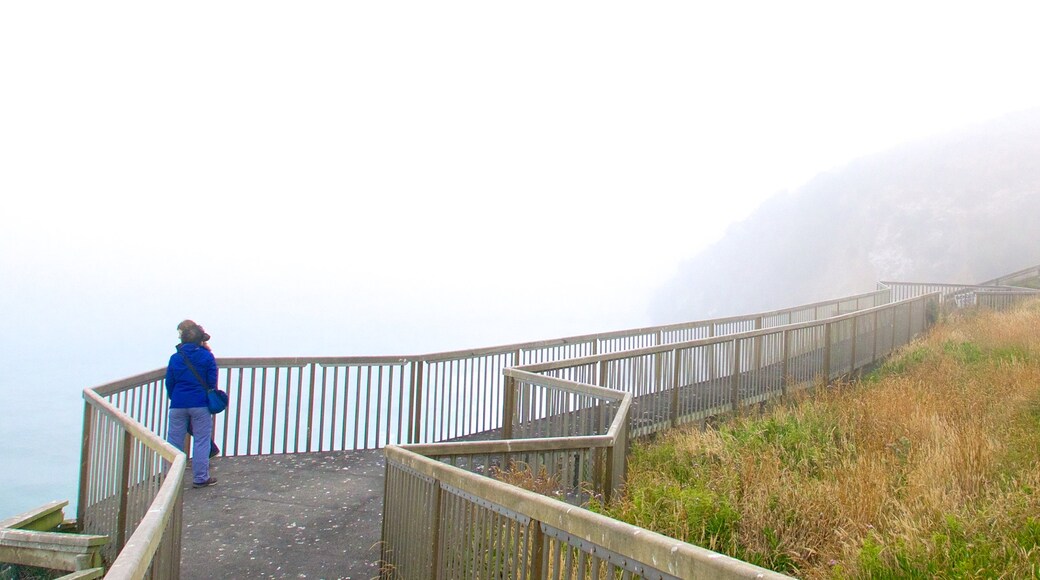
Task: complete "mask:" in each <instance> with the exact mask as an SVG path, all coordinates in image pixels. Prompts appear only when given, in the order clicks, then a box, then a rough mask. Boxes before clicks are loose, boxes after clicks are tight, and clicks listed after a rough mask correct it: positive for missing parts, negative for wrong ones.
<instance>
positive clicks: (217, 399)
mask: <svg viewBox="0 0 1040 580" xmlns="http://www.w3.org/2000/svg"><path fill="white" fill-rule="evenodd" d="M177 354H179V355H181V358H182V359H184V362H185V363H186V364H187V365H188V368H189V369H191V372H192V374H194V375H195V378H196V379H198V380H199V384H200V385H202V387H203V388H204V389H206V406H207V407H209V412H210V413H211V414H213V415H216V414H217V413H221V412H223V411H224V409H227V405H228V394H227V393H225V392H224V391H221V390H220V389H214V388H212V387H210V386H209V384H208V383H207V382H206V381H205V380H203V378H202V375H200V374H199V371H197V370H195V365H193V364H191V360H190V359H189V358H188V356H187V355H185V354H184V353H183V352H181V351H179V350H178V351H177Z"/></svg>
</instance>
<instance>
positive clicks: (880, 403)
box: [593, 303, 1040, 578]
mask: <svg viewBox="0 0 1040 580" xmlns="http://www.w3.org/2000/svg"><path fill="white" fill-rule="evenodd" d="M593 508H594V509H599V510H601V511H603V512H605V513H607V514H608V515H610V516H612V517H615V518H618V519H621V520H624V521H628V522H631V523H633V524H635V525H638V526H642V527H646V528H649V529H652V530H655V531H658V532H661V533H664V534H667V535H669V536H672V537H675V538H679V539H682V540H685V541H688V542H691V543H694V544H698V545H701V546H705V547H708V548H711V549H713V550H716V551H720V552H724V553H727V554H729V555H731V556H734V557H737V558H741V559H743V560H747V561H750V562H753V563H755V564H758V565H761V566H765V567H768V568H771V569H774V570H777V571H780V572H784V573H787V574H791V575H795V576H800V577H805V578H936V577H938V578H975V577H986V578H993V577H1006V578H1021V577H1028V578H1040V304H1037V303H1031V304H1029V305H1027V306H1026V307H1024V308H1022V309H1019V310H1016V311H1012V312H1009V313H969V314H964V315H958V316H954V317H952V318H951V319H949V320H947V321H945V322H943V323H942V324H940V325H938V326H937V327H935V329H934V330H933V331H932V332H931V333H930V334H929V335H928V336H927V337H926V338H924V339H922V340H919V341H917V342H915V343H913V344H911V345H909V346H908V347H907V348H905V349H904V350H903V351H902V352H901V353H900V354H899V355H897V356H896V357H895V358H893V359H892V360H891V361H890V362H888V363H887V364H885V365H884V366H883V367H881V368H880V369H878V370H876V371H875V372H873V373H871V374H870V375H868V376H867V377H865V378H864V380H862V381H859V382H857V383H854V384H839V385H836V386H828V387H823V386H818V387H817V388H816V389H814V392H813V393H812V394H811V395H807V396H802V397H800V398H797V400H791V401H786V402H783V403H781V404H778V405H775V406H773V407H772V408H770V409H767V410H766V411H765V412H763V413H760V414H756V415H750V414H749V415H745V416H739V417H735V418H733V419H732V420H730V421H727V422H725V423H723V424H721V425H718V426H715V427H711V428H708V429H705V430H698V429H691V430H680V431H674V432H671V433H668V434H666V435H663V436H660V437H658V438H657V439H656V440H654V441H651V442H648V443H639V444H636V445H635V446H634V449H633V453H632V456H631V457H630V473H629V479H628V482H627V486H626V491H625V493H624V494H622V497H621V498H620V499H619V500H616V501H615V502H614V503H612V504H611V505H607V506H593Z"/></svg>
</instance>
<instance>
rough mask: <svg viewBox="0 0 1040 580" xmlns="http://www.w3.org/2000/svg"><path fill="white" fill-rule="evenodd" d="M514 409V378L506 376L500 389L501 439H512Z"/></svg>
mask: <svg viewBox="0 0 1040 580" xmlns="http://www.w3.org/2000/svg"><path fill="white" fill-rule="evenodd" d="M515 408H516V377H513V376H509V375H506V379H505V384H504V385H503V388H502V438H503V439H512V438H513V419H514V416H513V413H514V409H515Z"/></svg>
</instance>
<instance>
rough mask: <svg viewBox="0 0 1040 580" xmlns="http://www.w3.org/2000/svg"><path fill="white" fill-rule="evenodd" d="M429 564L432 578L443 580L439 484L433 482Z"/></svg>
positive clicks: (435, 481)
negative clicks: (431, 567)
mask: <svg viewBox="0 0 1040 580" xmlns="http://www.w3.org/2000/svg"><path fill="white" fill-rule="evenodd" d="M430 550H431V552H430V563H431V564H433V577H434V578H444V562H443V560H442V558H441V553H442V550H441V482H439V481H437V480H434V481H433V493H432V494H431V497H430Z"/></svg>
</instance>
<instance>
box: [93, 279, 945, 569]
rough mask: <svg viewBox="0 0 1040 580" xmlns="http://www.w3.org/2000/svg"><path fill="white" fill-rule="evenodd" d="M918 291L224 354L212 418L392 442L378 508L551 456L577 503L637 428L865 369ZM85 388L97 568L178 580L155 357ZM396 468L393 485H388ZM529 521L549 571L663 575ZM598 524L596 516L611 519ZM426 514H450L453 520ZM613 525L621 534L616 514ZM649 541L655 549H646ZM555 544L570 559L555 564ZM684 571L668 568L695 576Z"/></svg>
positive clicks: (547, 464)
mask: <svg viewBox="0 0 1040 580" xmlns="http://www.w3.org/2000/svg"><path fill="white" fill-rule="evenodd" d="M929 300H934V298H930V297H920V298H917V299H913V300H906V301H901V302H897V303H892V290H891V289H890V288H882V289H880V290H878V291H876V292H871V293H866V294H861V295H857V296H852V297H847V298H842V299H838V300H831V301H826V302H819V303H815V304H810V305H806V306H799V307H795V308H789V309H784V310H777V311H772V312H765V313H758V314H753V315H748V316H741V317H731V318H725V319H715V320H708V321H698V322H690V323H683V324H674V325H666V326H657V327H647V328H640V329H631V330H627V331H618V332H610V333H600V334H592V335H584V336H575V337H568V338H561V339H555V340H547V341H538V342H529V343H522V344H514V345H506V346H501V347H493V348H484V349H474V350H466V351H455V352H448V353H439V354H433V355H423V356H402V357H303V358H263V359H261V358H221V359H218V365H219V367H220V378H219V380H220V383H221V386H222V388H223V389H225V390H227V391H228V392H229V393H230V394H231V400H232V403H231V406H230V407H229V409H228V411H227V412H226V413H223V414H221V415H220V416H219V418H218V422H217V426H216V431H215V437H216V439H217V441H218V442H220V443H221V444H222V447H223V449H224V453H225V454H227V455H269V454H279V453H306V452H316V451H340V450H359V449H376V448H382V447H385V448H386V449H387V458H388V460H387V470H388V487H387V490H388V491H387V496H386V500H385V501H386V511H387V513H391V512H393V511H394V510H399V509H401V508H400V507H399V506H397V502H398V501H404V502H406V503H405V504H404V505H407V502H409V501H416V500H414V498H412V499H407V498H405V496H407V494H414V493H419V494H420V495H421V494H422V493H427V492H419V491H416V490H418V489H420V487H421V486H422V485H426V486H427V487H426V488H424V489H427V490H428V493H429V494H434V495H436V494H440V493H442V492H441V491H437V490H449V492H450V493H451V494H454V495H453V496H452V497H453V498H455V499H452V500H451V502H455V503H451V502H445V503H443V506H444V509H451V510H459V509H462V510H466V509H477V508H474V507H473V505H477V504H480V505H482V506H485V507H483V508H480V509H487V510H490V512H487V513H488V514H491V513H494V514H500V515H501V514H504V513H506V511H509V510H511V509H512V508H510V507H508V506H502V505H500V504H501V501H499V500H501V499H502V497H505V496H501V495H496V496H493V497H482V496H480V495H475V494H474V492H473V490H480V489H486V485H491V486H492V487H494V488H495V490H496V491H495V493H496V494H499V492H501V491H502V489H508V490H511V491H510V492H509V493H516V494H519V496H523V497H524V498H528V499H530V496H528V495H527V493H526V492H523V490H520V489H519V488H516V487H515V486H505V488H502V487H500V486H498V485H495V484H492V483H488V482H489V481H491V480H488V479H487V478H486V477H484V478H482V479H479V480H475V479H473V478H472V477H477V475H474V474H484V475H488V474H498V475H499V476H505V475H508V473H507V472H509V471H510V470H513V469H514V468H517V467H527V468H531V469H533V470H534V471H535V472H540V471H542V470H543V469H544V471H545V474H546V476H547V477H549V478H550V479H552V480H553V481H555V482H557V484H558V487H559V497H560V498H561V500H567V501H571V502H576V503H577V502H580V501H583V500H584V499H586V498H587V497H589V495H592V494H594V495H601V496H609V494H610V493H611V492H612V491H613V490H615V489H616V488H617V487H618V485H619V484H620V482H621V481H623V477H624V468H625V450H626V447H627V444H628V438H629V437H630V436H636V435H640V434H646V433H651V432H654V431H656V430H660V429H664V428H668V427H670V426H671V425H677V424H681V423H684V422H688V421H692V420H698V419H699V418H703V417H706V416H707V415H709V414H712V413H716V412H722V411H726V410H732V409H734V408H736V407H739V406H740V405H743V404H751V403H754V402H757V401H762V400H765V399H766V398H769V397H772V396H776V395H777V394H782V393H783V392H785V391H786V390H787V389H789V388H794V387H795V386H796V385H801V384H804V383H806V382H808V381H811V380H815V379H816V377H821V376H822V377H824V378H827V377H830V378H833V377H834V376H837V375H840V374H843V373H845V372H850V371H855V370H857V369H860V368H862V367H863V366H865V365H867V364H871V363H872V362H873V361H876V360H878V359H879V358H880V357H882V356H884V354H886V353H888V352H891V351H892V350H893V349H894V348H896V347H898V346H899V345H901V344H904V343H905V342H907V341H908V340H910V338H911V337H912V336H913V335H914V334H915V333H917V332H920V331H921V330H922V329H923V328H925V327H927V325H928V324H929V323H930V321H931V318H930V315H929V312H930V309H929V307H928V306H927V305H926V304H927V303H928V302H929ZM564 361H566V362H564ZM84 398H85V400H86V402H85V413H84V445H83V462H82V470H81V473H82V476H81V482H80V490H81V491H80V504H79V506H80V507H79V522H80V524H81V526H82V528H83V529H84V531H88V532H91V533H102V534H105V535H108V536H109V537H111V538H115V540H116V541H114V542H112V543H111V546H112V548H111V550H112V552H111V553H109V554H108V557H109V560H108V561H110V562H113V563H112V566H111V568H110V570H109V574H108V577H113V578H124V577H125V578H129V577H140V576H141V575H142V574H144V573H145V572H148V571H150V573H151V574H152V575H153V576H156V577H176V576H177V566H178V563H179V539H180V512H181V509H180V495H179V489H180V483H181V481H182V479H183V471H184V464H185V463H184V459H185V458H184V455H183V454H181V453H179V452H177V451H176V450H174V449H173V448H172V447H170V446H169V445H167V444H166V443H165V442H164V441H162V440H161V437H160V436H161V435H164V434H165V432H166V428H167V425H166V421H167V414H168V407H167V406H168V401H167V398H166V394H165V385H164V369H158V370H155V371H151V372H148V373H144V374H141V375H137V376H135V377H130V378H128V379H124V380H122V381H117V382H114V383H110V384H107V385H102V386H99V387H96V388H93V389H87V390H86V392H85V393H84ZM630 431H631V433H630ZM432 444H438V445H432ZM398 458H403V459H401V460H400V461H398ZM460 473H468V474H470V475H465V476H463V475H460ZM442 475H443V477H442ZM471 476H472V477H471ZM409 478H412V479H414V478H418V479H417V480H415V481H412V480H411V479H409ZM391 480H393V481H396V482H397V483H395V484H394V486H395V487H392V486H391V485H390V481H391ZM421 481H425V482H426V483H425V484H422V483H421ZM431 481H436V482H439V483H437V485H436V486H433V487H436V488H437V489H436V490H435V489H433V487H430V486H431V485H432V484H431V483H430V482H431ZM462 481H466V482H470V483H466V484H462V483H461V482H462ZM444 482H449V483H448V484H447V485H448V486H449V487H450V489H449V487H445V486H444V485H443V484H444ZM450 482H455V483H450ZM472 482H479V483H472ZM471 483H472V485H471ZM485 484H486V485H485ZM503 485H504V484H503ZM417 486H418V487H417ZM451 486H454V487H451ZM396 489H400V490H406V491H402V492H401V493H404V494H405V496H399V495H398V493H397V492H394V491H392V490H396ZM407 490H411V491H407ZM453 490H458V491H459V492H460V493H461V495H460V494H459V493H455V491H453ZM467 490H468V491H467ZM408 497H411V496H408ZM510 497H511V496H510ZM402 498H405V499H402ZM459 498H463V499H459ZM514 499H515V498H513V499H509V500H508V501H514ZM517 501H519V500H517ZM523 501H527V500H526V499H525V500H523ZM546 501H549V502H558V503H560V504H561V505H559V506H557V507H555V508H552V509H555V510H558V511H559V510H567V513H574V512H573V510H575V509H577V508H574V507H573V506H570V505H569V504H566V503H565V502H562V503H561V502H560V500H554V499H549V498H546ZM459 502H462V503H459ZM496 502H498V503H496ZM535 503H537V504H538V505H539V507H537V510H542V509H543V508H544V506H542V505H541V500H538V501H536V502H535ZM424 505H426V504H424ZM510 505H512V504H510ZM551 505H557V504H551ZM562 505H567V506H568V507H561V506H562ZM452 506H454V507H452ZM465 506H469V507H465ZM487 506H490V507H487ZM405 509H407V508H405ZM545 509H549V508H545ZM502 510H506V511H502ZM513 511H515V510H513ZM458 513H462V512H457V513H456V516H457V515H458ZM473 513H475V512H473ZM517 513H519V512H517ZM561 513H563V512H561ZM535 516H537V517H535ZM452 517H455V516H452ZM467 517H468V516H467ZM489 517H491V516H490V515H489ZM494 517H498V516H494ZM586 517H592V516H589V515H588V514H587V513H586V512H584V511H582V512H581V518H579V519H581V521H583V522H584V521H585V519H583V518H586ZM523 518H528V520H526V521H527V522H528V524H526V525H530V522H532V521H534V522H540V523H539V524H538V525H537V526H534V527H531V528H529V529H530V530H531V534H532V535H531V536H530V538H534V539H535V540H537V541H535V540H532V541H534V543H533V544H524V545H525V546H530V548H529V549H530V550H532V552H531V553H532V554H535V555H539V554H540V556H537V557H538V558H540V559H536V560H532V562H533V561H537V562H541V564H538V566H542V567H543V568H545V567H546V566H548V568H546V569H552V570H560V569H561V568H560V567H559V566H563V565H564V564H563V563H562V562H564V561H566V562H570V560H566V558H570V557H572V556H573V557H576V558H578V559H579V560H580V561H582V562H586V561H589V562H591V561H599V562H600V563H601V564H602V565H603V566H604V567H607V566H608V565H609V566H615V565H618V566H620V567H619V568H617V569H618V570H626V571H629V572H634V573H636V575H637V576H639V575H643V576H645V575H646V574H645V573H647V572H651V571H652V574H651V576H653V575H657V577H668V574H670V572H668V571H667V570H665V569H658V568H654V567H653V566H651V565H650V564H648V563H645V562H640V558H641V557H642V556H639V555H638V554H629V553H628V552H626V549H627V548H624V546H625V545H626V543H624V542H623V543H621V544H616V542H617V538H613V537H612V538H607V539H604V540H603V541H602V542H601V543H598V544H597V543H595V542H591V543H590V542H589V541H587V540H582V539H581V538H583V537H585V536H582V533H583V532H582V530H579V529H577V528H568V527H567V525H566V522H564V521H560V520H561V518H559V517H557V518H556V520H555V521H554V520H553V518H545V516H544V515H543V512H541V511H539V512H538V513H536V514H534V515H531V514H528V515H525V516H522V517H521V519H523ZM564 519H570V518H564ZM547 520H548V521H547ZM592 520H594V521H596V522H597V523H596V526H600V527H604V529H614V528H617V526H618V525H619V524H618V523H617V522H613V523H610V524H606V523H603V522H602V521H600V520H599V519H598V518H596V517H593V518H592ZM437 521H438V522H441V523H439V524H436V525H446V524H444V522H447V521H449V519H445V518H443V517H441V518H440V519H438V520H437ZM517 521H519V520H517ZM575 521H577V520H575ZM543 524H544V525H543ZM586 524H587V522H586V523H584V524H581V525H586ZM397 525H398V524H395V523H394V520H393V519H392V518H391V519H387V520H386V521H385V522H384V540H385V541H386V540H388V539H389V538H398V539H399V541H403V540H401V538H406V537H407V534H409V533H410V532H409V531H407V530H402V529H398V528H397V527H395V526H397ZM503 525H505V524H504V523H503ZM510 525H512V524H510ZM517 525H520V524H517ZM576 525H577V524H576ZM588 525H591V524H588ZM431 526H432V527H431ZM435 528H436V526H435V525H434V524H433V523H429V522H428V532H427V533H428V534H433V536H432V537H436V538H437V542H438V543H436V544H435V545H436V546H440V547H438V548H436V550H449V549H450V550H455V551H454V552H452V554H455V555H453V556H451V558H456V557H457V556H458V557H461V556H459V554H463V553H469V554H470V555H472V556H473V557H477V556H476V555H475V554H476V553H475V552H472V550H470V551H468V552H467V550H465V549H461V548H458V547H454V548H449V547H448V544H445V543H444V542H445V541H447V537H448V536H447V535H445V534H442V533H440V532H437V533H434V532H433V531H431V530H434V529H435ZM451 529H454V528H451ZM488 529H489V530H491V528H488ZM583 529H584V528H583ZM617 529H624V530H625V531H624V532H623V533H625V534H628V533H631V532H632V530H629V529H628V528H625V526H620V528H617ZM445 533H446V532H445ZM494 533H495V534H499V535H497V536H495V537H496V542H499V543H507V544H511V543H512V542H514V540H515V541H516V542H519V540H520V538H521V536H523V533H521V532H519V531H517V532H515V533H513V532H508V533H506V532H499V531H496V532H494ZM502 533H506V534H507V535H501V534H502ZM401 534H405V535H401ZM438 534H439V535H438ZM509 534H513V535H509ZM635 535H640V534H635ZM642 535H644V536H645V537H647V538H651V537H655V536H653V535H649V534H648V533H646V532H642ZM427 537H431V536H427ZM538 538H541V540H538ZM471 539H472V538H471ZM413 540H415V541H416V542H417V543H416V546H417V547H416V548H414V550H418V551H419V552H421V553H422V554H427V555H430V557H433V558H434V559H433V560H429V559H427V560H425V561H428V562H442V563H443V562H445V561H447V560H442V559H443V558H444V557H446V554H447V552H441V551H437V552H436V553H435V554H434V553H432V552H429V550H432V549H433V548H431V547H430V546H429V545H422V542H423V541H425V540H423V539H421V538H413ZM507 540H508V541H507ZM658 540H659V538H658V539H655V540H654V542H657V541H658ZM663 541H665V542H666V543H667V545H668V546H670V547H669V550H673V549H675V545H676V544H675V541H674V540H667V539H666V540H663ZM539 542H541V543H539ZM668 542H671V543H668ZM629 543H631V542H629ZM517 545H518V546H519V545H520V544H519V543H517ZM565 545H566V546H570V547H569V548H563V547H562V546H565ZM655 545H657V544H655ZM614 548H618V549H617V550H615V549H614ZM517 549H521V548H517ZM523 549H527V548H523ZM640 549H641V548H640ZM654 549H655V550H656V549H657V548H654ZM459 550H461V551H459ZM676 550H677V551H675V552H674V553H676V554H679V555H680V559H681V560H682V558H686V557H693V556H692V555H695V554H701V555H704V554H708V553H707V552H706V551H703V550H700V549H699V548H695V547H693V546H688V545H683V546H681V547H680V548H678V549H676ZM406 551H407V550H405V549H403V548H402V549H389V548H387V549H385V552H384V559H385V561H384V564H385V565H386V568H385V570H387V575H389V576H394V575H395V573H394V572H393V570H398V569H400V570H404V569H405V568H406V567H407V568H408V569H413V570H419V569H420V568H415V567H414V566H416V565H418V564H415V562H421V561H424V560H421V559H419V560H415V559H413V558H411V556H409V560H408V564H407V566H406V565H403V564H402V565H401V566H400V567H399V566H398V563H397V562H394V561H392V560H393V559H394V558H396V557H398V556H397V555H400V554H402V553H404V552H406ZM572 551H573V553H572ZM116 552H118V556H116ZM643 553H653V554H657V552H653V551H651V552H639V554H643ZM431 554H432V555H431ZM554 554H555V555H557V556H558V557H560V558H564V557H565V556H566V558H565V559H564V560H561V561H560V562H561V563H559V564H558V565H554V564H552V563H551V559H552V558H553V557H554V556H553V555H554ZM581 554H584V555H581ZM528 556H529V554H525V555H523V557H524V558H527V557H528ZM424 557H425V556H424ZM481 557H482V558H484V559H485V560H488V558H487V557H483V556H481ZM520 557H521V554H520V553H519V552H515V551H514V552H511V555H510V556H508V557H506V556H504V555H503V556H501V558H504V559H509V558H512V559H513V560H511V561H515V560H516V559H517V558H520ZM532 557H533V556H532ZM653 557H654V558H657V557H658V556H657V555H654V556H653ZM113 558H114V559H113ZM546 558H548V559H546ZM604 558H605V559H604ZM597 559H599V560H597ZM451 561H452V562H454V563H452V564H451V566H453V567H451V568H448V570H456V571H457V570H463V569H466V570H470V569H473V568H472V567H470V568H467V566H472V563H470V564H463V563H459V562H460V561H459V560H457V559H456V560H451ZM660 561H661V562H664V561H665V560H660ZM669 561H670V560H669ZM682 561H683V562H686V563H685V564H676V566H679V567H678V568H675V569H676V570H680V571H682V570H692V569H697V570H700V571H701V572H704V573H705V574H707V575H708V576H712V575H713V574H721V573H723V572H724V571H728V572H725V573H727V574H730V573H732V574H736V576H740V575H743V574H747V573H751V572H754V573H755V574H758V573H761V571H759V570H758V569H756V568H754V567H749V566H748V565H746V564H743V563H739V562H736V561H732V560H730V559H726V558H720V557H718V556H717V555H711V557H710V558H707V559H704V560H703V561H702V560H696V561H686V560H682ZM619 562H623V563H622V564H618V563H619ZM485 564H486V562H485ZM567 565H568V566H569V565H570V564H567ZM458 566H462V568H458ZM554 566H556V567H554ZM668 566H671V564H669V565H668ZM682 566H692V567H693V568H683V567H682ZM535 567H536V568H537V566H535ZM666 567H667V566H666ZM439 569H440V570H442V571H443V570H445V569H444V568H439ZM506 569H507V568H496V570H506ZM525 569H528V568H525ZM669 569H671V568H669ZM531 570H532V572H531V575H528V576H525V577H531V578H537V577H539V576H538V574H539V573H540V572H535V568H531ZM639 570H642V572H640V571H639ZM683 574H685V572H683V573H682V574H680V575H679V577H688V576H685V575H683ZM425 575H426V574H425V572H424V573H422V574H420V576H422V577H425ZM450 575H451V574H449V576H450ZM401 577H408V576H401Z"/></svg>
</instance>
